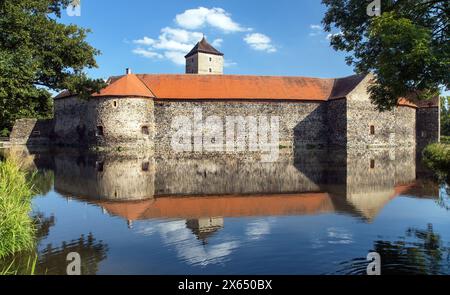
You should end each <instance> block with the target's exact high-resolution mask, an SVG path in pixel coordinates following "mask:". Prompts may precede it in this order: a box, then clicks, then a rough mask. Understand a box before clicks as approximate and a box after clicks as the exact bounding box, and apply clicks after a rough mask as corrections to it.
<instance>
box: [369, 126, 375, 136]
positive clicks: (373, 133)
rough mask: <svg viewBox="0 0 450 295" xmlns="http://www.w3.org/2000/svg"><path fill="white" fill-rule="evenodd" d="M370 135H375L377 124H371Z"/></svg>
mask: <svg viewBox="0 0 450 295" xmlns="http://www.w3.org/2000/svg"><path fill="white" fill-rule="evenodd" d="M370 135H375V126H374V125H371V126H370Z"/></svg>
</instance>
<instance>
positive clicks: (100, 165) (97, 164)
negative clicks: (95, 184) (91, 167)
mask: <svg viewBox="0 0 450 295" xmlns="http://www.w3.org/2000/svg"><path fill="white" fill-rule="evenodd" d="M95 169H97V172H103V162H95Z"/></svg>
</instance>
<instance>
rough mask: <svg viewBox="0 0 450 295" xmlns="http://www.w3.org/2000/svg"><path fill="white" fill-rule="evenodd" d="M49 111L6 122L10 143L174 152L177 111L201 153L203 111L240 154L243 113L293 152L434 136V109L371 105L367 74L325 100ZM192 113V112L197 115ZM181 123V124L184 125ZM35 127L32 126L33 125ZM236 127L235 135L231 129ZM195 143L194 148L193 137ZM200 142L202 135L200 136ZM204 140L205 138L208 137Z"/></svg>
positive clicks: (135, 102)
mask: <svg viewBox="0 0 450 295" xmlns="http://www.w3.org/2000/svg"><path fill="white" fill-rule="evenodd" d="M54 107H55V118H54V120H53V122H51V121H47V122H45V121H36V120H34V121H33V120H21V121H18V122H17V124H16V126H15V127H14V130H13V133H12V136H11V142H12V143H13V144H29V143H31V142H34V143H37V144H47V143H49V141H50V142H51V143H54V144H62V145H73V146H86V147H87V146H101V147H108V148H118V147H123V148H127V147H132V148H144V149H153V148H154V150H155V151H156V152H157V153H159V154H160V155H161V154H163V155H169V156H171V155H173V154H176V156H179V155H180V153H179V152H176V151H174V149H173V145H172V138H173V135H174V134H175V132H176V128H174V126H173V122H174V119H176V118H178V117H180V116H184V117H185V118H186V119H187V120H188V123H187V124H188V125H189V128H190V129H191V130H192V138H188V139H187V140H190V141H191V142H190V144H191V147H192V149H191V151H192V152H194V153H192V152H191V153H189V152H187V153H185V154H187V155H188V156H189V157H192V156H193V154H196V153H197V154H198V155H199V156H202V155H204V154H205V153H203V152H205V151H206V152H207V153H208V152H211V151H210V150H206V149H205V142H204V140H210V139H208V138H207V137H205V136H204V135H205V134H202V133H201V132H200V133H198V132H195V130H194V127H195V126H198V124H203V127H204V128H203V130H206V131H205V132H206V133H208V132H211V130H210V129H211V124H209V123H210V122H211V121H207V120H209V119H211V118H213V121H214V120H219V122H220V124H221V125H222V129H221V130H220V131H219V132H221V134H222V137H221V138H220V137H219V138H214V139H213V140H214V146H216V147H218V148H219V150H218V151H220V152H221V153H222V152H223V151H224V150H225V149H226V148H227V146H226V136H227V127H228V126H227V122H228V120H229V119H230V118H231V119H233V120H234V122H235V123H236V124H235V129H234V131H235V134H236V145H237V146H243V147H244V148H243V150H241V151H239V150H235V153H236V154H238V153H241V154H243V155H247V154H249V151H251V149H250V146H249V142H250V137H251V135H250V134H249V126H250V124H249V122H250V121H248V119H249V118H254V119H256V120H257V121H256V122H257V123H258V126H260V125H261V124H260V121H259V120H260V119H261V118H265V119H267V120H269V121H270V118H275V117H277V118H278V119H279V145H280V149H285V150H289V151H291V152H294V153H295V150H296V149H297V148H300V149H301V148H322V147H326V146H341V147H347V148H352V147H355V148H367V147H392V146H404V147H415V146H416V142H417V145H418V147H419V149H421V148H423V147H424V146H425V145H426V144H428V143H430V142H433V141H438V134H439V109H438V108H420V109H417V110H416V109H415V108H412V107H407V106H399V107H397V108H396V109H395V110H393V111H390V112H379V111H378V110H377V109H376V108H375V107H374V106H373V105H372V104H371V103H370V100H369V95H368V93H367V81H366V80H365V81H363V82H362V83H361V84H360V85H359V86H357V87H356V88H355V89H354V90H353V91H352V92H351V93H350V94H349V95H348V97H347V99H337V100H331V101H328V102H325V103H323V102H314V101H310V102H305V101H249V100H246V101H241V100H239V101H237V100H152V99H148V98H134V97H129V98H123V97H120V98H118V97H100V98H91V99H89V100H80V99H78V98H76V97H69V98H64V99H57V100H55V104H54ZM197 113H200V116H201V117H200V118H196V117H198V116H197V115H195V114H197ZM189 128H188V129H189ZM37 129H39V130H37ZM240 132H242V133H243V134H244V136H243V137H240V136H238V134H240ZM198 143H200V150H198V148H196V144H198ZM206 144H208V143H206ZM210 144H212V142H211V143H210Z"/></svg>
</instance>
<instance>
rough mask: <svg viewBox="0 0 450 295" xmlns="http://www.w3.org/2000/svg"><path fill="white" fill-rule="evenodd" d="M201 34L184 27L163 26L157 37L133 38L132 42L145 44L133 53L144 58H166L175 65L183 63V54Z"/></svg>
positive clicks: (199, 38) (198, 39)
mask: <svg viewBox="0 0 450 295" xmlns="http://www.w3.org/2000/svg"><path fill="white" fill-rule="evenodd" d="M202 37H203V34H202V33H200V32H191V31H187V30H184V29H177V28H170V27H165V28H163V29H161V33H160V35H159V36H158V38H156V39H153V38H149V37H143V38H141V39H138V40H134V41H133V43H134V44H138V45H141V46H146V48H142V47H138V48H136V49H134V50H133V53H135V54H138V55H141V56H143V57H146V58H166V59H168V60H170V61H172V62H173V63H175V64H177V65H184V64H185V59H184V56H185V55H186V54H187V53H188V52H189V51H190V50H191V49H192V47H194V45H195V44H196V43H197V42H198V41H200V40H201V38H202Z"/></svg>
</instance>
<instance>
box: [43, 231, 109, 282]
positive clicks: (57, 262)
mask: <svg viewBox="0 0 450 295" xmlns="http://www.w3.org/2000/svg"><path fill="white" fill-rule="evenodd" d="M107 251H108V247H107V245H106V244H104V243H103V242H102V241H96V239H95V238H94V235H93V234H92V233H89V234H88V235H87V236H84V235H81V237H80V238H79V239H78V240H72V241H71V242H69V243H67V242H63V243H62V245H61V247H53V246H52V245H51V244H49V245H47V247H46V248H45V249H44V250H43V251H42V252H41V253H40V255H39V263H38V266H37V272H38V273H45V274H49V275H64V274H66V267H67V264H68V263H69V262H67V260H66V258H67V255H68V254H69V253H71V252H76V253H78V254H80V256H81V274H82V275H95V274H96V273H97V272H98V265H99V263H100V262H101V261H102V260H104V259H106V257H107V256H106V252H107Z"/></svg>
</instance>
